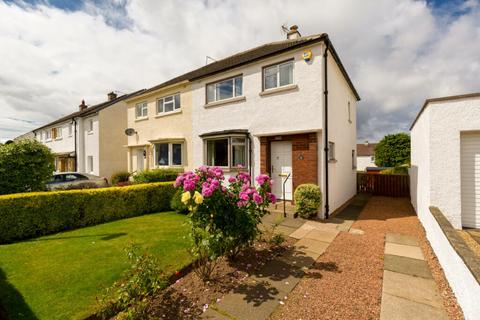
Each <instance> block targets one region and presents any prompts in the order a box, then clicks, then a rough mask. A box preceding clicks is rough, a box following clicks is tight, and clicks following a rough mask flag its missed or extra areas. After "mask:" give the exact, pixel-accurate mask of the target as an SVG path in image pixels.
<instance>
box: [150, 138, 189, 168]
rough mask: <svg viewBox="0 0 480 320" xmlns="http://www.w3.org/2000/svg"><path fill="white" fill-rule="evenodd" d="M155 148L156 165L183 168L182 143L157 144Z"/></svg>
mask: <svg viewBox="0 0 480 320" xmlns="http://www.w3.org/2000/svg"><path fill="white" fill-rule="evenodd" d="M154 148H155V165H156V166H157V167H162V166H181V165H182V164H183V161H182V159H183V158H182V153H183V144H182V143H174V142H169V143H156V144H155V145H154Z"/></svg>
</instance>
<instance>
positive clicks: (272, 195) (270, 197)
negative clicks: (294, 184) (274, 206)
mask: <svg viewBox="0 0 480 320" xmlns="http://www.w3.org/2000/svg"><path fill="white" fill-rule="evenodd" d="M267 198H268V200H270V202H272V203H275V202H277V197H276V196H275V195H274V194H273V193H271V192H267Z"/></svg>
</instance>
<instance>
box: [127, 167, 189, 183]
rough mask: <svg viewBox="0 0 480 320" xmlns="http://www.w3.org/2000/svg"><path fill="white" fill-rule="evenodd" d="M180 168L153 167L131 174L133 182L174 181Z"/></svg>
mask: <svg viewBox="0 0 480 320" xmlns="http://www.w3.org/2000/svg"><path fill="white" fill-rule="evenodd" d="M181 172H183V170H182V169H154V170H146V171H141V172H139V173H137V174H136V175H134V176H133V182H134V183H150V182H165V181H175V179H176V178H177V176H178V174H179V173H181Z"/></svg>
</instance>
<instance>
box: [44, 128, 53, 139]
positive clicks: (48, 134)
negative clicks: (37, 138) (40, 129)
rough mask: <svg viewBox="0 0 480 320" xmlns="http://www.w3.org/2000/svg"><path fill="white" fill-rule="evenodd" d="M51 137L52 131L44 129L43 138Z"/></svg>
mask: <svg viewBox="0 0 480 320" xmlns="http://www.w3.org/2000/svg"><path fill="white" fill-rule="evenodd" d="M50 139H52V131H50V130H47V131H45V140H50Z"/></svg>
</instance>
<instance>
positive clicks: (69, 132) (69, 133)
mask: <svg viewBox="0 0 480 320" xmlns="http://www.w3.org/2000/svg"><path fill="white" fill-rule="evenodd" d="M72 134H73V124H72V123H70V124H69V125H68V136H69V137H71V136H72Z"/></svg>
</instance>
